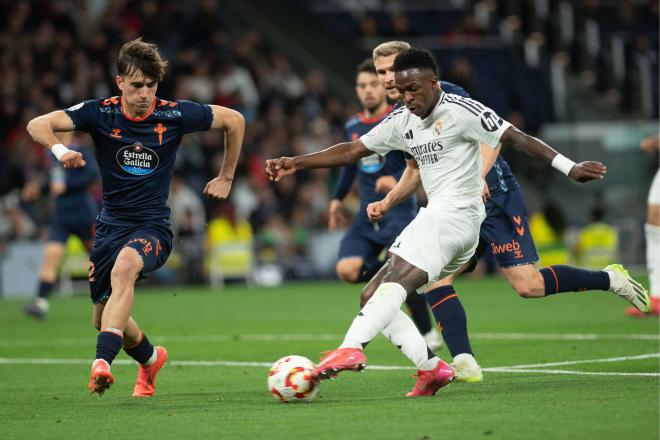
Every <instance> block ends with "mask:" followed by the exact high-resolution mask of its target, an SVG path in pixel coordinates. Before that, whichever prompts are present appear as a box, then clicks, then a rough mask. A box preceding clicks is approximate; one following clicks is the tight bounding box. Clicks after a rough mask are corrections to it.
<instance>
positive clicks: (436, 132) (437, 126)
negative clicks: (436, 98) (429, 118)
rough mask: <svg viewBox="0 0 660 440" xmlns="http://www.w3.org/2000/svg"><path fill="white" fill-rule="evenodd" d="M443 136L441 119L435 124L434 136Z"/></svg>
mask: <svg viewBox="0 0 660 440" xmlns="http://www.w3.org/2000/svg"><path fill="white" fill-rule="evenodd" d="M441 134H442V121H441V120H440V119H436V121H435V122H434V123H433V135H434V136H440V135H441Z"/></svg>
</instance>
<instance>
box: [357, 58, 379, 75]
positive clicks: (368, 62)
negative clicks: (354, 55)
mask: <svg viewBox="0 0 660 440" xmlns="http://www.w3.org/2000/svg"><path fill="white" fill-rule="evenodd" d="M362 72H366V73H373V74H374V75H376V66H375V65H374V61H373V60H372V59H371V58H366V59H365V60H363V61H362V62H361V63H360V64H358V66H357V72H356V73H357V74H358V75H359V74H361V73H362Z"/></svg>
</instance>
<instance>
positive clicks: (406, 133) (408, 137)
mask: <svg viewBox="0 0 660 440" xmlns="http://www.w3.org/2000/svg"><path fill="white" fill-rule="evenodd" d="M403 137H404V138H406V139H407V140H409V141H412V140H413V131H412V130H408V131H407V132H405V134H404V135H403Z"/></svg>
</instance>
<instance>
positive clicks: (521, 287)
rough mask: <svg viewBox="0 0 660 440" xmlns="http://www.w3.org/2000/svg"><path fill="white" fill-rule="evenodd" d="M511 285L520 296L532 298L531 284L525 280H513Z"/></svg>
mask: <svg viewBox="0 0 660 440" xmlns="http://www.w3.org/2000/svg"><path fill="white" fill-rule="evenodd" d="M512 287H513V290H515V291H516V293H517V294H518V296H520V297H521V298H534V295H533V294H532V289H531V286H530V285H529V283H527V282H526V281H515V282H514V283H513V284H512Z"/></svg>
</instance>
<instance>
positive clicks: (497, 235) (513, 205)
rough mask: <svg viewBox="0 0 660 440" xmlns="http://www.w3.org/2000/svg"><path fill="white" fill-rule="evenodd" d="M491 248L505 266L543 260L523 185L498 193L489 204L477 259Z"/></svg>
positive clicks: (480, 236)
mask: <svg viewBox="0 0 660 440" xmlns="http://www.w3.org/2000/svg"><path fill="white" fill-rule="evenodd" d="M487 248H489V249H490V250H491V252H492V253H493V256H494V257H495V260H496V261H497V265H498V266H500V267H502V268H507V267H512V266H521V265H524V264H534V263H536V262H537V261H538V260H539V257H538V255H537V253H536V246H535V245H534V239H533V238H532V235H531V234H530V232H529V225H528V224H527V213H526V211H525V201H524V199H523V192H522V189H520V188H519V187H518V188H514V189H512V190H511V191H507V192H502V193H496V194H494V195H492V196H491V198H490V199H489V200H488V202H487V203H486V219H485V220H484V221H483V223H482V224H481V230H480V231H479V245H478V247H477V250H476V253H475V257H476V259H477V260H478V259H479V258H480V257H481V256H482V255H483V253H484V252H485V251H486V249H487Z"/></svg>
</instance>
